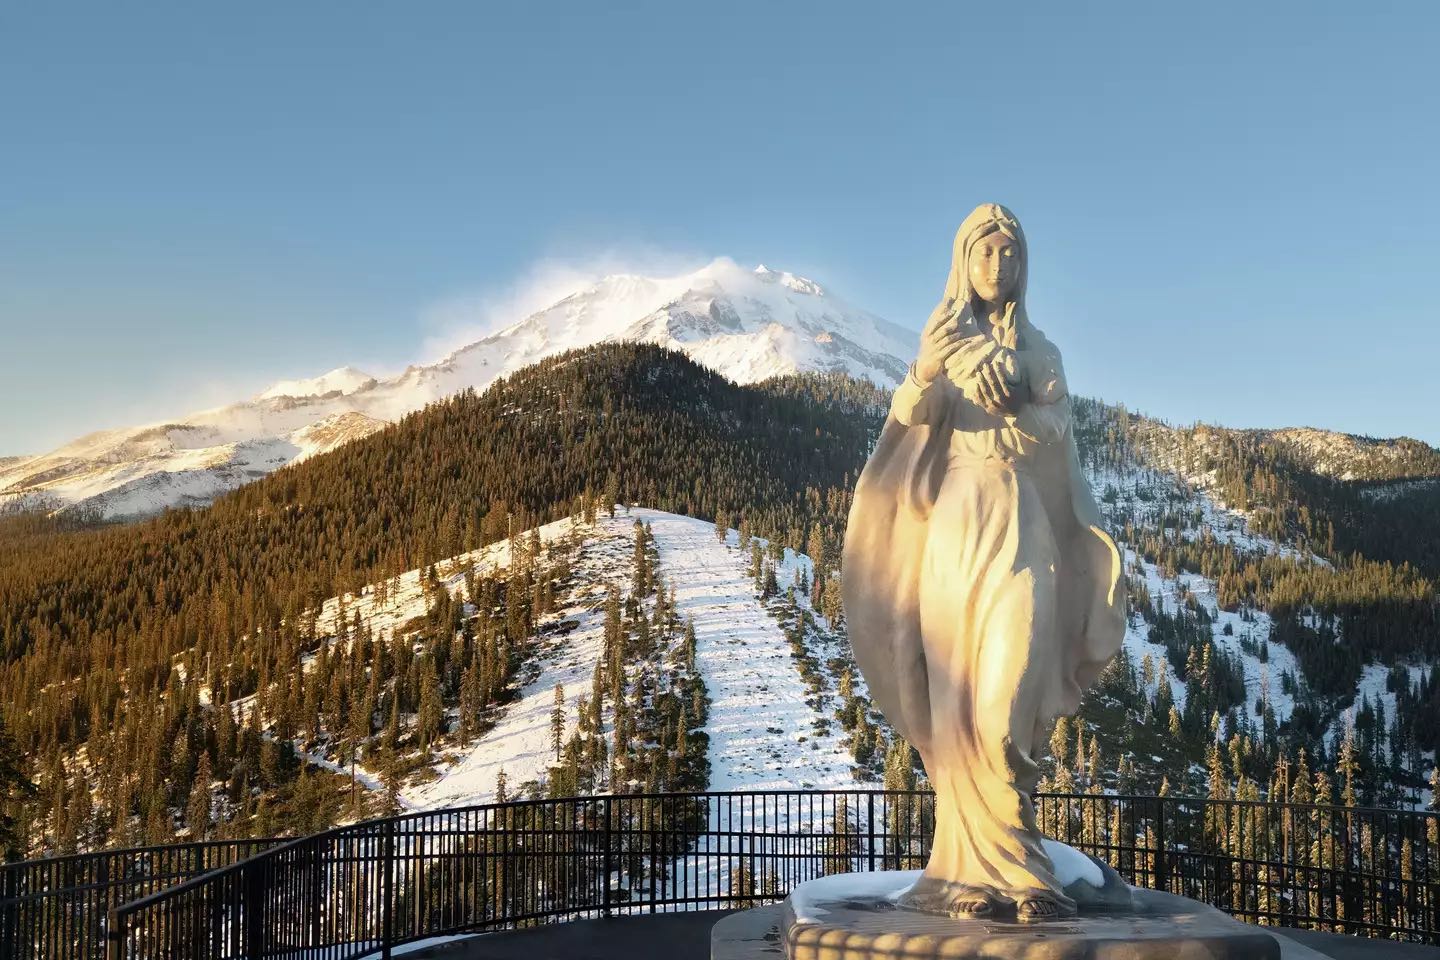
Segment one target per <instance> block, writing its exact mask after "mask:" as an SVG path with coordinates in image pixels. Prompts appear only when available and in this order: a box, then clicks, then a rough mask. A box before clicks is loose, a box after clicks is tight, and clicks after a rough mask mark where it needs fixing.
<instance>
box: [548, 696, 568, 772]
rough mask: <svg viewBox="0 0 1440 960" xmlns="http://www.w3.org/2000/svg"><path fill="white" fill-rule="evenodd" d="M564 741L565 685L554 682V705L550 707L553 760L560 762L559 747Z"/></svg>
mask: <svg viewBox="0 0 1440 960" xmlns="http://www.w3.org/2000/svg"><path fill="white" fill-rule="evenodd" d="M564 743H565V687H564V686H563V685H561V684H558V683H557V684H555V705H554V706H553V707H551V708H550V746H551V747H553V748H554V750H555V762H556V763H559V762H560V748H561V746H562V745H563V744H564Z"/></svg>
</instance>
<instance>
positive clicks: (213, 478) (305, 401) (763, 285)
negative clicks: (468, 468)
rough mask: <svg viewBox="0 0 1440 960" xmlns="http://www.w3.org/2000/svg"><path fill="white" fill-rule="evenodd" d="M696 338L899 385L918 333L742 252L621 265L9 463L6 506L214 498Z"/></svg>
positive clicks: (747, 378)
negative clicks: (456, 343) (392, 365)
mask: <svg viewBox="0 0 1440 960" xmlns="http://www.w3.org/2000/svg"><path fill="white" fill-rule="evenodd" d="M614 341H644V342H649V343H658V344H662V345H664V346H667V347H671V348H674V349H677V350H682V351H684V352H685V353H687V354H689V355H690V356H691V357H693V358H694V359H695V360H696V361H697V362H699V363H702V364H704V365H706V366H708V367H710V368H712V369H714V370H716V371H719V372H720V373H723V374H724V375H726V376H727V377H729V378H731V379H732V380H735V381H736V382H739V383H752V382H755V381H757V380H763V379H765V378H767V377H771V376H776V375H779V374H786V373H795V372H799V371H830V370H834V371H842V372H845V373H848V374H851V375H854V376H863V377H868V378H869V379H871V380H872V381H874V382H876V383H877V384H880V385H883V386H893V385H894V384H896V383H898V382H899V379H900V378H901V377H903V376H904V373H905V368H906V362H907V361H906V360H904V359H901V358H908V357H909V356H911V355H912V354H913V352H914V343H915V334H913V333H911V332H908V331H905V330H902V329H901V328H899V327H896V326H894V325H893V324H890V323H888V322H886V321H885V320H882V319H881V318H879V317H877V316H875V315H874V314H871V313H867V312H865V311H863V310H858V309H856V308H853V307H850V306H848V305H846V304H844V303H843V302H841V301H840V300H837V299H836V298H835V297H833V296H831V295H830V294H829V293H827V292H826V291H825V290H824V289H823V288H821V287H820V285H819V284H817V283H815V282H813V281H811V280H807V279H805V278H803V277H797V276H795V275H793V274H790V273H783V272H777V271H774V270H770V269H768V268H766V267H763V266H762V267H758V268H756V269H755V270H746V269H743V268H741V267H739V266H738V265H736V264H735V263H734V262H732V261H730V260H725V259H721V260H716V261H715V262H714V263H711V264H710V265H708V266H706V267H704V268H703V269H700V270H698V271H695V272H694V273H688V274H684V275H681V276H677V277H663V278H654V277H641V276H631V275H617V276H609V277H605V278H604V279H602V280H600V281H598V282H596V283H594V284H592V285H590V286H588V287H585V288H583V289H580V290H577V291H575V292H574V293H573V294H571V295H570V296H567V297H565V298H564V299H562V300H560V301H559V302H557V303H555V304H554V305H552V306H550V307H548V308H546V309H544V310H541V311H539V312H538V313H535V314H532V315H530V316H528V317H525V318H522V319H519V320H518V321H517V322H516V323H514V324H513V325H511V326H509V327H506V328H505V329H502V330H500V331H498V332H497V333H494V334H492V335H490V336H487V337H485V338H484V339H482V340H479V341H477V342H475V343H472V344H470V345H468V346H465V347H462V348H461V349H459V350H456V351H455V352H453V353H451V354H450V355H449V356H447V357H444V358H443V359H441V360H439V361H437V362H435V363H431V364H426V365H422V366H412V367H410V368H408V369H406V370H405V371H404V372H403V373H401V374H399V375H397V376H394V377H389V378H384V379H376V378H374V377H371V376H370V375H368V374H366V373H363V372H361V371H358V370H354V369H352V368H349V367H341V368H339V369H337V370H332V371H331V372H329V373H326V374H324V375H322V376H319V377H315V378H313V379H309V380H291V381H283V382H281V383H277V384H275V385H274V386H272V387H270V388H269V389H267V390H265V391H263V392H261V393H260V394H258V395H257V396H255V397H252V398H250V399H248V400H243V401H240V402H238V403H233V404H230V405H228V406H224V407H219V408H216V409H213V410H206V411H202V412H200V413H194V414H190V415H188V416H183V417H180V418H179V419H176V420H174V421H169V422H166V423H158V424H148V425H145V426H140V427H132V428H123V429H118V430H106V431H102V432H99V433H93V434H90V435H88V436H85V437H81V438H79V439H78V440H75V441H73V442H72V443H69V444H66V445H65V446H63V447H60V448H59V449H57V450H53V451H51V452H49V453H46V454H43V455H40V456H33V457H27V458H14V459H13V460H0V509H5V508H10V509H17V508H19V509H31V508H41V509H54V508H64V507H68V506H74V505H79V504H84V505H87V506H89V507H92V508H95V509H97V510H99V511H100V512H101V513H103V514H104V515H106V516H110V517H123V516H132V515H138V514H145V513H150V512H154V511H157V510H161V509H164V508H166V507H170V506H180V505H195V504H202V503H206V502H208V501H209V500H211V499H213V498H214V497H215V496H217V495H219V494H221V493H223V492H225V491H227V490H231V489H234V488H235V487H238V486H240V485H241V484H244V483H248V482H249V481H251V480H253V479H255V478H257V477H260V476H263V475H264V474H266V473H269V472H270V471H272V470H274V469H276V468H278V467H281V466H283V465H285V464H287V463H292V462H295V461H297V460H301V459H304V458H305V457H308V456H313V455H314V454H316V453H322V452H324V451H326V450H329V449H333V448H334V447H336V446H338V445H340V444H342V443H345V442H347V441H349V440H353V439H355V438H357V437H362V436H365V435H366V434H368V433H371V432H374V431H375V430H378V429H380V428H381V427H382V426H384V425H385V424H386V423H387V422H390V421H393V420H396V419H398V418H399V417H401V416H404V415H405V414H407V413H410V412H411V411H414V410H418V409H419V408H421V407H423V406H425V405H426V404H427V403H431V402H433V401H436V400H440V399H443V398H445V397H448V396H450V395H452V394H455V393H457V392H459V391H460V390H463V389H465V388H467V387H473V388H475V389H477V390H478V389H483V388H485V387H486V386H487V385H489V384H490V383H491V382H493V381H494V380H495V379H496V378H498V377H500V376H503V375H505V374H508V373H513V372H514V371H516V370H519V369H521V368H522V367H525V366H528V365H530V364H532V363H534V362H536V361H537V360H540V359H542V358H544V357H548V356H553V355H554V354H557V353H563V352H564V351H566V350H571V349H575V348H577V347H584V346H589V345H592V344H596V343H602V342H614Z"/></svg>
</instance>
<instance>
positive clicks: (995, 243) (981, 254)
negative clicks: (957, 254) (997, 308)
mask: <svg viewBox="0 0 1440 960" xmlns="http://www.w3.org/2000/svg"><path fill="white" fill-rule="evenodd" d="M1020 256H1021V254H1020V245H1019V244H1018V243H1016V242H1015V241H1014V240H1011V239H1010V238H1009V237H1007V236H1005V234H1003V233H1000V232H998V231H997V232H995V233H992V234H990V235H989V236H987V237H983V238H981V239H980V240H979V241H978V242H977V243H976V244H975V246H973V247H971V248H970V263H969V264H968V268H969V271H970V289H972V290H974V291H975V293H976V294H977V295H979V297H980V299H982V300H987V301H989V302H990V303H1003V302H1005V301H1006V300H1007V299H1009V297H1010V294H1011V292H1012V291H1014V289H1015V281H1016V280H1017V279H1018V278H1019V277H1020Z"/></svg>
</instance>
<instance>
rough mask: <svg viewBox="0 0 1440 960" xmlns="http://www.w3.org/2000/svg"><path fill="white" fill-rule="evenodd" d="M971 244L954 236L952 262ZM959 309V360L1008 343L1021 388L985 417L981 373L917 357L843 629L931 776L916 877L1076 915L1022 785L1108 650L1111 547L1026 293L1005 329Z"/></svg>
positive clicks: (1114, 627) (864, 511)
mask: <svg viewBox="0 0 1440 960" xmlns="http://www.w3.org/2000/svg"><path fill="white" fill-rule="evenodd" d="M963 232H964V228H962V233H963ZM962 253H963V251H962V249H961V243H960V241H959V240H958V239H957V254H956V259H957V262H958V263H960V264H961V265H962V267H963V263H964V260H963V256H962ZM952 283H954V272H953V271H952ZM961 292H962V293H963V292H964V291H963V290H962V291H961ZM943 306H944V305H943V304H942V307H943ZM959 317H960V320H961V322H962V326H966V325H968V327H967V329H966V330H965V332H967V333H970V334H972V338H971V339H970V340H969V341H967V343H966V346H965V347H964V348H963V349H962V350H961V351H960V353H959V354H957V355H956V357H955V358H954V360H953V361H952V365H951V370H952V374H953V372H954V371H955V370H956V369H962V370H963V369H968V368H972V367H974V366H976V365H978V364H979V363H980V362H983V361H985V360H986V359H989V358H992V357H995V356H999V355H1003V356H1004V357H1005V359H1006V361H1007V362H1010V363H1014V362H1016V361H1018V363H1019V367H1020V370H1021V372H1022V374H1023V377H1024V380H1025V381H1026V383H1027V384H1028V391H1029V394H1030V397H1031V399H1030V401H1029V402H1027V403H1025V404H1024V405H1023V406H1022V407H1021V408H1020V409H1019V410H1018V411H1017V412H1016V414H1015V415H1014V416H994V415H991V414H989V413H987V412H986V411H985V410H984V409H983V408H981V407H980V406H978V405H977V404H976V403H975V400H974V393H973V390H970V389H969V388H970V387H971V386H973V385H972V384H967V383H965V382H963V381H962V382H960V383H958V384H957V383H952V382H951V381H950V380H949V379H947V377H946V376H945V375H942V376H941V377H940V378H938V379H937V380H936V381H935V382H933V383H930V384H925V385H922V384H920V383H919V382H918V381H917V380H916V379H915V377H914V372H913V368H912V371H911V374H910V375H909V376H907V378H906V380H905V382H904V383H902V385H901V386H900V387H899V388H898V389H897V390H896V391H895V394H894V398H893V401H892V405H891V411H890V416H889V418H888V419H887V421H886V423H885V427H884V430H883V432H882V433H881V436H880V439H879V443H878V444H877V446H876V448H875V450H874V452H873V453H872V454H871V457H870V460H869V462H868V463H867V464H866V466H865V469H864V471H863V472H862V474H861V476H860V480H859V484H858V486H857V489H856V493H855V498H854V502H853V505H852V507H851V510H850V516H849V522H848V527H847V529H846V536H845V551H844V558H843V587H844V602H845V616H846V622H847V625H848V633H849V636H850V640H851V643H852V645H853V647H854V650H855V658H856V661H857V663H858V664H859V666H860V670H861V673H862V674H863V675H864V677H865V681H866V683H867V685H868V687H869V692H870V696H871V698H872V699H873V700H874V702H875V703H876V705H878V706H879V708H880V709H881V710H882V711H883V712H884V714H885V716H886V717H887V718H888V719H889V721H890V722H891V724H892V725H893V726H894V727H895V729H896V730H897V731H898V732H899V733H900V734H901V735H902V736H903V737H905V739H906V740H908V741H909V742H910V743H912V744H913V745H914V746H915V747H916V748H917V749H918V750H919V752H920V755H921V757H922V758H923V760H924V762H925V768H926V772H927V774H928V775H929V777H930V780H931V782H932V783H933V784H934V787H935V790H936V794H937V813H936V817H937V823H936V837H935V846H934V849H933V852H932V856H931V859H930V862H929V865H928V866H927V868H926V872H925V878H924V879H923V880H922V881H921V884H920V885H919V886H917V890H919V889H920V887H923V886H925V885H926V884H929V885H930V887H931V889H932V891H936V892H937V893H943V888H944V887H946V886H947V885H959V884H963V885H969V886H975V887H981V888H985V889H986V890H987V892H989V893H991V894H993V895H994V896H995V897H997V898H1000V899H1005V898H1010V899H1018V898H1020V897H1022V896H1025V895H1027V894H1040V895H1045V896H1048V897H1050V898H1052V899H1054V900H1055V901H1056V902H1057V903H1058V904H1059V906H1060V908H1061V910H1062V912H1070V911H1072V910H1073V903H1072V902H1071V901H1070V900H1069V899H1068V898H1066V897H1065V895H1064V894H1063V892H1062V891H1061V889H1060V884H1059V882H1058V881H1057V880H1056V878H1055V876H1054V872H1053V866H1052V865H1051V863H1050V861H1049V858H1048V857H1047V856H1046V854H1045V853H1044V849H1043V847H1042V846H1041V844H1040V834H1039V831H1038V830H1037V829H1036V826H1035V815H1034V809H1033V806H1032V804H1031V799H1030V795H1031V793H1032V792H1033V791H1034V789H1035V786H1036V783H1037V782H1038V778H1039V768H1038V763H1037V761H1038V759H1039V757H1040V756H1041V755H1042V754H1043V751H1044V750H1045V748H1046V745H1047V742H1048V738H1049V733H1050V730H1051V729H1052V727H1053V723H1054V719H1055V718H1056V717H1057V716H1059V715H1061V714H1069V713H1073V712H1074V711H1075V710H1076V709H1077V708H1078V706H1079V703H1080V698H1081V695H1082V694H1083V692H1084V690H1085V689H1086V688H1087V687H1088V686H1089V685H1090V684H1091V683H1093V682H1094V681H1095V679H1096V678H1097V677H1098V676H1099V673H1100V671H1101V670H1102V669H1103V668H1104V666H1105V664H1106V663H1107V662H1108V661H1109V659H1110V658H1111V657H1112V656H1113V655H1114V654H1115V652H1116V651H1117V650H1118V649H1119V646H1120V643H1121V640H1122V637H1123V634H1124V623H1125V620H1124V608H1125V599H1124V588H1123V581H1122V562H1121V555H1120V553H1119V551H1118V549H1117V548H1116V546H1115V543H1114V541H1113V540H1111V538H1110V537H1109V536H1108V535H1107V534H1106V533H1105V531H1104V530H1103V529H1102V528H1101V522H1100V515H1099V510H1098V508H1097V507H1096V504H1095V501H1094V499H1093V498H1092V497H1091V494H1090V490H1089V487H1088V485H1087V484H1086V482H1085V479H1084V477H1083V475H1082V474H1081V472H1080V465H1079V459H1078V456H1077V453H1076V449H1075V441H1074V436H1073V431H1072V424H1071V415H1070V401H1069V397H1068V393H1067V388H1066V384H1065V378H1064V373H1063V371H1062V369H1061V364H1060V354H1059V351H1058V350H1056V349H1055V347H1054V345H1053V344H1051V343H1050V342H1049V341H1048V340H1046V339H1045V337H1044V336H1043V335H1042V334H1041V333H1040V332H1039V331H1038V330H1036V329H1035V328H1034V327H1032V326H1030V325H1029V323H1028V320H1026V319H1025V317H1024V314H1023V310H1022V311H1020V312H1019V314H1018V316H1013V315H1011V314H1010V313H1007V315H1006V324H1007V329H1003V330H1002V329H1000V328H993V329H989V330H985V329H982V328H981V327H979V326H977V325H976V321H975V318H974V316H973V315H972V313H971V311H970V310H969V309H962V311H961V313H960V314H959ZM1005 351H1010V352H1009V353H1005Z"/></svg>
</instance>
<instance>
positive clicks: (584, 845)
mask: <svg viewBox="0 0 1440 960" xmlns="http://www.w3.org/2000/svg"><path fill="white" fill-rule="evenodd" d="M1036 813H1037V819H1038V821H1039V823H1040V826H1041V827H1042V828H1043V829H1044V830H1045V831H1046V832H1047V833H1048V834H1049V835H1051V836H1054V837H1056V838H1057V839H1060V840H1062V841H1065V842H1067V843H1070V844H1071V845H1072V846H1075V847H1078V848H1079V849H1082V850H1085V851H1087V852H1091V853H1094V854H1095V855H1097V856H1099V857H1100V858H1101V859H1103V860H1106V861H1107V862H1109V863H1111V864H1112V865H1114V866H1115V868H1116V869H1117V870H1118V871H1119V872H1120V874H1121V875H1122V876H1123V877H1125V878H1126V879H1127V880H1129V881H1131V882H1132V883H1135V884H1136V885H1137V886H1146V887H1156V888H1159V889H1163V890H1169V891H1171V892H1174V893H1180V894H1184V895H1187V896H1191V897H1195V898H1197V899H1200V900H1203V901H1206V902H1209V903H1213V904H1214V905H1216V906H1218V907H1220V908H1221V909H1224V910H1227V911H1229V912H1231V913H1232V914H1234V915H1236V916H1238V917H1240V918H1241V919H1244V920H1248V921H1251V922H1256V923H1262V924H1272V925H1280V926H1287V927H1311V928H1316V929H1328V930H1338V931H1343V932H1349V933H1358V934H1364V935H1369V936H1380V937H1391V938H1395V939H1405V940H1413V941H1418V942H1427V943H1440V816H1437V815H1436V814H1432V813H1418V812H1403V811H1392V810H1374V809H1362V808H1349V807H1315V806H1295V805H1289V804H1269V803H1260V802H1256V803H1251V802H1243V801H1208V800H1197V799H1186V798H1176V797H1164V798H1157V797H1117V796H1106V795H1065V796H1057V795H1044V796H1041V797H1037V803H1036ZM933 825H934V796H933V794H930V793H928V792H899V791H891V792H886V791H865V790H853V791H824V792H819V791H804V792H800V791H796V792H763V793H709V794H661V795H616V796H600V797H581V798H570V799H559V800H544V801H526V802H520V803H509V804H500V805H488V806H477V807H467V808H463V809H454V810H441V811H433V812H425V813H411V814H405V815H403V816H398V817H392V818H388V819H383V820H375V821H368V822H365V823H360V824H355V825H351V826H346V827H340V828H336V829H334V830H330V831H326V832H325V833H321V834H316V835H314V836H310V837H304V838H301V839H297V840H294V841H290V842H285V843H282V844H279V845H277V846H274V847H272V848H270V849H268V850H266V851H264V852H262V853H259V854H257V855H255V856H252V857H250V858H248V859H244V860H240V861H238V862H235V863H233V864H230V865H228V866H223V867H221V868H219V869H216V870H213V871H210V872H208V873H205V874H203V875H200V876H197V877H194V878H193V879H190V880H187V881H185V882H181V883H179V884H176V885H173V886H170V887H168V888H167V889H164V890H160V891H158V892H156V893H153V894H150V895H148V896H145V897H142V898H141V899H139V900H135V901H133V902H129V903H120V904H118V905H116V906H115V907H114V908H113V909H112V910H111V911H110V915H109V919H108V923H107V951H108V957H109V958H110V960H148V958H167V960H168V958H179V957H195V958H216V960H219V958H241V957H245V958H259V957H278V956H282V955H283V956H285V957H287V958H289V957H293V958H296V960H304V958H321V957H323V958H327V960H341V958H348V957H359V956H366V955H369V954H378V955H381V956H387V955H388V954H389V951H390V948H391V947H393V946H396V945H398V944H402V943H406V942H411V941H415V940H420V939H425V938H428V937H434V936H441V935H445V934H453V933H462V932H467V931H479V930H494V929H503V928H508V927H515V926H525V925H529V924H533V923H539V922H544V921H550V920H559V919H575V918H581V917H591V916H601V915H610V914H619V913H634V912H659V911H674V910H691V909H704V908H714V907H736V908H739V907H747V906H753V905H756V904H760V903H765V902H771V901H774V900H777V899H779V898H781V897H783V896H784V895H785V894H786V893H787V892H788V891H789V890H790V889H792V888H793V887H794V886H795V885H797V884H799V883H801V882H803V881H805V880H808V879H812V878H814V877H818V876H823V875H826V874H830V873H837V872H842V871H860V870H881V869H888V870H895V869H918V868H920V867H921V866H923V864H924V861H925V858H926V856H927V855H928V853H929V848H930V842H931V838H932V831H933ZM19 946H20V947H22V948H24V949H22V950H20V951H19V952H16V953H14V956H16V957H30V956H47V957H49V956H56V957H62V956H63V957H77V958H80V957H85V958H87V960H88V958H91V957H94V956H95V955H94V954H92V953H85V952H79V951H70V952H47V951H44V950H35V949H32V948H31V947H30V945H29V944H28V943H21V944H20V945H19ZM26 950H29V952H25V951H26ZM10 955H11V954H8V953H7V954H6V956H7V957H8V956H10Z"/></svg>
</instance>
